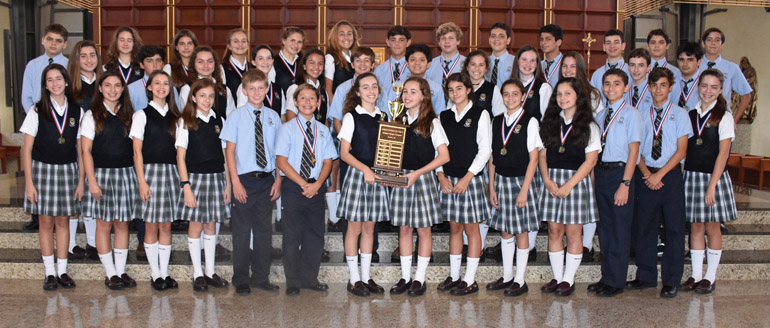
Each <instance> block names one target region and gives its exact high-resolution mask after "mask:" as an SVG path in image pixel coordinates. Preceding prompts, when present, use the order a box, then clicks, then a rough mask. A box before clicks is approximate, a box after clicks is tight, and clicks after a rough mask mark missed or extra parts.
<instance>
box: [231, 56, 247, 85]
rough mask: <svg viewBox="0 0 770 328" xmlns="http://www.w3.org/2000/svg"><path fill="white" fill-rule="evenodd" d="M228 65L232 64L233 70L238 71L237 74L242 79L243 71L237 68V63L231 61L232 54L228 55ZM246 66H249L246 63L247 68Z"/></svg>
mask: <svg viewBox="0 0 770 328" xmlns="http://www.w3.org/2000/svg"><path fill="white" fill-rule="evenodd" d="M230 66H232V67H233V68H234V69H235V72H236V73H238V76H240V77H241V79H243V73H241V70H240V69H239V68H238V65H236V64H235V63H234V62H233V57H232V56H230ZM248 66H249V64H246V67H247V68H248Z"/></svg>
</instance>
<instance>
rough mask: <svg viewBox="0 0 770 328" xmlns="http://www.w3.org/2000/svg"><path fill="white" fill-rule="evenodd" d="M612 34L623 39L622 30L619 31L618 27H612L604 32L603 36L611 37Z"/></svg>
mask: <svg viewBox="0 0 770 328" xmlns="http://www.w3.org/2000/svg"><path fill="white" fill-rule="evenodd" d="M613 35H617V36H619V37H620V39H621V40H623V31H621V30H619V29H616V28H613V29H611V30H609V31H607V33H604V38H605V39H606V38H608V37H611V36H613ZM624 42H625V41H624Z"/></svg>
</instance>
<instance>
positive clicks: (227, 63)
mask: <svg viewBox="0 0 770 328" xmlns="http://www.w3.org/2000/svg"><path fill="white" fill-rule="evenodd" d="M248 53H249V37H248V36H247V35H246V31H245V30H243V29H242V28H236V29H232V30H230V32H229V33H227V50H226V51H225V55H224V57H222V71H223V72H224V76H222V77H223V78H224V79H225V82H226V85H227V88H228V89H230V94H235V92H236V91H238V86H240V85H241V79H242V78H243V73H246V71H247V70H249V69H252V68H254V66H252V65H251V64H250V63H249V60H248V57H247V55H248Z"/></svg>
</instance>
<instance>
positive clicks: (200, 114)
mask: <svg viewBox="0 0 770 328" xmlns="http://www.w3.org/2000/svg"><path fill="white" fill-rule="evenodd" d="M195 117H197V118H199V119H201V120H203V122H206V123H208V122H209V120H210V119H211V118H212V117H213V118H217V114H216V113H214V109H213V108H212V109H209V114H208V115H205V114H203V112H201V111H200V110H197V111H196V113H195Z"/></svg>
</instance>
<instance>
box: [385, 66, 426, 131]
mask: <svg viewBox="0 0 770 328" xmlns="http://www.w3.org/2000/svg"><path fill="white" fill-rule="evenodd" d="M409 82H417V83H418V84H419V86H420V92H422V103H420V113H419V115H418V116H417V127H416V128H415V130H417V132H419V133H420V134H421V135H422V137H423V138H430V133H431V128H432V127H433V119H434V118H436V111H435V110H434V109H433V102H432V101H431V99H430V96H431V93H430V84H428V81H426V80H425V79H423V78H421V77H416V76H412V77H410V78H408V79H407V80H406V82H404V85H406V84H407V83H409ZM403 95H404V94H403V93H402V94H401V96H402V97H403ZM407 111H409V109H408V108H404V112H402V113H401V115H399V116H398V117H396V118H394V121H395V122H402V120H403V118H404V117H406V113H407Z"/></svg>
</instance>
